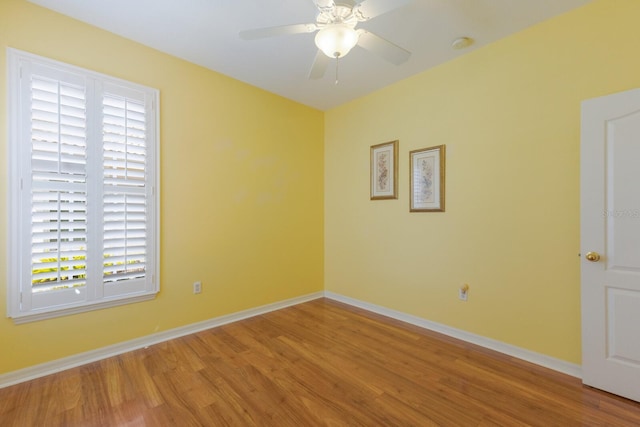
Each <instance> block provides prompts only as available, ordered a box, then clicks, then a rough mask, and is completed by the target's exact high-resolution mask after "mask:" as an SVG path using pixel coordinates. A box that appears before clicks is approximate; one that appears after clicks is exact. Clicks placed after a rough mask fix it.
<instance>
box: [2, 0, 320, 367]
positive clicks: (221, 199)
mask: <svg viewBox="0 0 640 427" xmlns="http://www.w3.org/2000/svg"><path fill="white" fill-rule="evenodd" d="M7 46H9V47H13V48H17V49H21V50H25V51H28V52H32V53H35V54H38V55H42V56H46V57H49V58H52V59H56V60H60V61H64V62H67V63H70V64H74V65H77V66H81V67H85V68H89V69H92V70H95V71H98V72H102V73H106V74H110V75H113V76H116V77H120V78H124V79H127V80H131V81H134V82H137V83H141V84H144V85H148V86H152V87H155V88H158V89H159V90H160V96H161V128H160V132H161V156H162V159H161V185H162V189H161V197H162V199H161V201H162V210H161V238H162V252H161V279H162V280H161V293H160V294H159V296H158V297H157V299H155V300H154V301H151V302H145V303H139V304H132V305H127V306H123V307H118V308H112V309H107V310H101V311H97V312H92V313H86V314H80V315H75V316H68V317H64V318H59V319H53V320H48V321H41V322H35V323H29V324H25V325H20V326H15V325H14V324H13V322H12V321H11V320H10V319H6V318H0V373H3V372H9V371H13V370H16V369H20V368H24V367H27V366H31V365H34V364H38V363H42V362H47V361H51V360H54V359H58V358H61V357H65V356H69V355H72V354H76V353H80V352H83V351H88V350H91V349H95V348H99V347H103V346H107V345H110V344H113V343H117V342H122V341H125V340H129V339H133V338H136V337H141V336H144V335H148V334H150V333H153V332H157V331H162V330H166V329H171V328H175V327H178V326H182V325H187V324H190V323H193V322H197V321H201V320H206V319H210V318H212V317H216V316H220V315H223V314H227V313H232V312H237V311H239V310H243V309H247V308H251V307H256V306H259V305H263V304H267V303H271V302H275V301H281V300H284V299H287V298H292V297H296V296H300V295H305V294H308V293H312V292H317V291H320V290H322V287H323V138H324V136H323V113H322V112H320V111H317V110H314V109H311V108H307V107H304V106H302V105H300V104H297V103H294V102H291V101H288V100H285V99H283V98H281V97H277V96H275V95H272V94H269V93H267V92H264V91H261V90H259V89H256V88H253V87H251V86H249V85H246V84H243V83H240V82H238V81H235V80H233V79H230V78H227V77H225V76H222V75H220V74H217V73H214V72H211V71H208V70H206V69H204V68H200V67H197V66H195V65H192V64H189V63H187V62H185V61H181V60H179V59H176V58H173V57H170V56H168V55H165V54H162V53H160V52H158V51H155V50H152V49H149V48H147V47H144V46H141V45H139V44H136V43H133V42H131V41H128V40H125V39H122V38H119V37H116V36H114V35H113V34H110V33H107V32H105V31H102V30H99V29H96V28H94V27H90V26H88V25H85V24H82V23H79V22H77V21H74V20H72V19H69V18H66V17H64V16H62V15H59V14H56V13H54V12H51V11H49V10H46V9H43V8H40V7H37V6H34V5H32V4H31V3H28V2H27V1H26V0H2V1H1V2H0V100H5V101H1V102H0V143H1V144H0V182H1V183H2V185H0V307H4V306H5V305H6V301H5V297H6V285H7V283H6V280H7V277H6V268H7V264H6V262H7V256H6V248H7V238H6V230H7V228H6V227H7V216H6V212H7V205H6V200H7V186H6V182H7V168H6V164H7V139H6V135H7V129H6V125H7V121H6V92H5V91H6V84H7V83H6V71H5V70H6V47H7ZM196 280H201V281H202V283H203V293H202V294H201V295H193V294H192V293H191V285H192V283H193V282H194V281H196ZM0 310H4V308H2V309H0Z"/></svg>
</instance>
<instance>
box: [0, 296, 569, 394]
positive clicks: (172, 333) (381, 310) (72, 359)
mask: <svg viewBox="0 0 640 427" xmlns="http://www.w3.org/2000/svg"><path fill="white" fill-rule="evenodd" d="M323 296H325V297H326V298H329V299H333V300H335V301H339V302H342V303H345V304H348V305H352V306H354V307H358V308H362V309H364V310H368V311H371V312H373V313H377V314H381V315H383V316H387V317H391V318H392V319H397V320H400V321H403V322H406V323H410V324H412V325H416V326H419V327H421V328H425V329H428V330H431V331H435V332H439V333H441V334H444V335H448V336H450V337H453V338H457V339H460V340H462V341H466V342H470V343H472V344H476V345H479V346H482V347H485V348H489V349H491V350H495V351H498V352H500V353H504V354H507V355H509V356H512V357H517V358H518V359H522V360H526V361H527V362H531V363H534V364H536V365H540V366H544V367H545V368H549V369H553V370H555V371H558V372H562V373H565V374H568V375H571V376H573V377H577V378H582V370H581V368H580V366H579V365H575V364H572V363H569V362H565V361H563V360H560V359H556V358H553V357H549V356H545V355H543V354H540V353H536V352H533V351H530V350H526V349H523V348H520V347H516V346H513V345H510V344H505V343H503V342H500V341H496V340H493V339H490V338H485V337H483V336H480V335H476V334H472V333H470V332H466V331H463V330H460V329H455V328H452V327H449V326H446V325H442V324H440V323H436V322H431V321H429V320H426V319H423V318H420V317H417V316H413V315H410V314H406V313H402V312H400V311H396V310H391V309H388V308H385V307H382V306H379V305H375V304H370V303H367V302H364V301H360V300H357V299H354V298H349V297H346V296H343V295H340V294H336V293H333V292H329V291H325V292H316V293H313V294H309V295H303V296H301V297H297V298H291V299H288V300H284V301H279V302H275V303H272V304H267V305H263V306H260V307H256V308H251V309H248V310H243V311H240V312H237V313H233V314H229V315H225V316H220V317H216V318H213V319H209V320H205V321H203V322H198V323H193V324H191V325H187V326H182V327H179V328H175V329H170V330H168V331H163V332H158V333H155V334H151V335H147V336H145V337H141V338H136V339H133V340H130V341H125V342H122V343H119V344H114V345H111V346H108V347H103V348H99V349H97V350H92V351H88V352H85V353H80V354H76V355H73V356H69V357H65V358H62V359H58V360H54V361H51V362H46V363H43V364H40V365H35V366H31V367H28V368H24V369H20V370H17V371H13V372H8V373H6V374H0V388H3V387H8V386H11V385H14V384H18V383H21V382H25V381H29V380H33V379H36V378H40V377H44V376H46V375H50V374H55V373H56V372H61V371H64V370H66V369H71V368H75V367H78V366H82V365H86V364H88V363H92V362H96V361H98V360H102V359H106V358H108V357H112V356H117V355H119V354H123V353H126V352H129V351H133V350H138V349H140V348H144V347H148V346H150V345H154V344H158V343H161V342H165V341H169V340H172V339H174V338H179V337H182V336H185V335H189V334H193V333H196V332H200V331H204V330H206V329H211V328H215V327H216V326H222V325H225V324H227V323H232V322H237V321H239V320H243V319H247V318H250V317H254V316H259V315H261V314H265V313H269V312H271V311H275V310H279V309H281V308H285V307H290V306H292V305H297V304H302V303H304V302H307V301H311V300H314V299H318V298H322V297H323Z"/></svg>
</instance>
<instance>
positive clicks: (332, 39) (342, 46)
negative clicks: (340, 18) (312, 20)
mask: <svg viewBox="0 0 640 427" xmlns="http://www.w3.org/2000/svg"><path fill="white" fill-rule="evenodd" d="M315 40H316V46H318V49H320V50H321V51H322V52H323V53H324V54H325V55H327V56H328V57H329V58H342V57H343V56H345V55H346V54H347V53H349V51H350V50H351V49H352V48H353V47H354V46H355V45H356V44H357V43H358V32H357V31H356V30H354V29H353V28H352V27H350V26H349V25H347V24H333V25H329V26H327V27H325V28H323V29H321V30H320V31H318V33H317V34H316V39H315Z"/></svg>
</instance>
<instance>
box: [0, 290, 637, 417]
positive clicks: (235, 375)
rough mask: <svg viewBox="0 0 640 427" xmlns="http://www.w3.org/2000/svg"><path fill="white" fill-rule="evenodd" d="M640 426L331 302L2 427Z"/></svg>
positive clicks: (116, 372) (93, 383)
mask: <svg viewBox="0 0 640 427" xmlns="http://www.w3.org/2000/svg"><path fill="white" fill-rule="evenodd" d="M45 425H46V426H53V427H55V426H83V427H85V426H96V427H97V426H100V427H103V426H126V427H139V426H181V427H182V426H216V427H217V426H243V427H244V426H260V427H263V426H274V427H287V426H305V427H306V426H310V427H313V426H329V427H335V426H367V427H369V426H420V427H423V426H464V427H467V426H481V427H496V426H503V427H504V426H540V427H543V426H544V427H548V426H562V427H565V426H569V427H570V426H620V427H626V426H640V403H638V402H632V401H630V400H626V399H623V398H621V397H618V396H614V395H611V394H608V393H605V392H602V391H599V390H595V389H592V388H589V387H585V386H583V385H582V384H581V383H580V381H579V380H578V379H576V378H573V377H570V376H567V375H563V374H560V373H558V372H554V371H551V370H548V369H545V368H542V367H540V366H537V365H533V364H531V363H528V362H525V361H522V360H518V359H514V358H512V357H510V356H508V355H504V354H499V353H496V352H493V351H491V350H488V349H485V348H481V347H478V346H475V345H472V344H469V343H466V342H463V341H459V340H456V339H453V338H451V337H446V336H442V335H440V334H437V333H435V332H432V331H426V330H423V329H421V328H419V327H416V326H414V325H408V324H405V323H402V322H400V321H397V320H393V319H389V318H386V317H384V316H381V315H378V314H374V313H369V312H367V311H365V310H362V309H358V308H354V307H350V306H347V305H344V304H341V303H338V302H335V301H331V300H327V299H320V300H315V301H311V302H309V303H305V304H300V305H297V306H293V307H289V308H285V309H282V310H279V311H275V312H272V313H268V314H265V315H261V316H257V317H253V318H250V319H246V320H242V321H239V322H236V323H230V324H226V325H223V326H220V327H218V328H214V329H210V330H206V331H202V332H199V333H197V334H193V335H189V336H186V337H182V338H178V339H175V340H172V341H168V342H164V343H161V344H158V345H155V346H152V347H149V348H145V349H140V350H136V351H133V352H130V353H126V354H123V355H120V356H116V357H113V358H109V359H105V360H102V361H99V362H95V363H91V364H88V365H85V366H81V367H79V368H75V369H71V370H68V371H65V372H61V373H59V374H55V375H51V376H48V377H44V378H39V379H36V380H33V381H29V382H26V383H22V384H18V385H15V386H12V387H7V388H4V389H0V426H2V427H5V426H7V427H30V426H34V427H35V426H38V427H39V426H45Z"/></svg>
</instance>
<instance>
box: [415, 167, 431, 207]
mask: <svg viewBox="0 0 640 427" xmlns="http://www.w3.org/2000/svg"><path fill="white" fill-rule="evenodd" d="M434 169H435V158H434V157H426V158H423V159H419V160H418V176H417V180H418V182H417V183H416V184H418V185H417V188H418V191H417V192H416V195H415V197H416V202H417V203H433V201H434V197H435V191H434V189H433V171H434Z"/></svg>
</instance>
